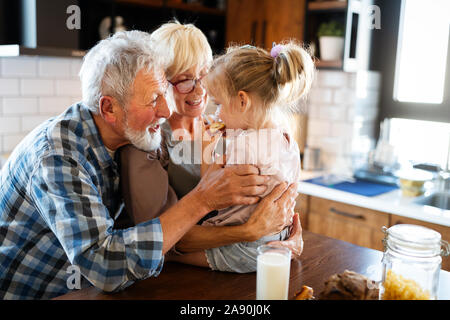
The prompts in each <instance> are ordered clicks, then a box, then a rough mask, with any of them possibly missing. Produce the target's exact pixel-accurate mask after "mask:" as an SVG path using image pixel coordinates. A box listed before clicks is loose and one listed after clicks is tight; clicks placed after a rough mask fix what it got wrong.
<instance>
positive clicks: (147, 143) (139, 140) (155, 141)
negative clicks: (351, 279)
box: [125, 125, 161, 152]
mask: <svg viewBox="0 0 450 320" xmlns="http://www.w3.org/2000/svg"><path fill="white" fill-rule="evenodd" d="M149 128H150V126H148V127H147V128H146V129H145V131H135V130H132V129H130V128H129V127H128V125H126V126H125V137H126V138H127V139H128V140H129V141H130V142H131V144H132V145H133V146H135V147H136V148H138V149H140V150H142V151H146V152H150V151H153V150H156V149H158V148H159V147H160V146H161V128H159V129H158V131H156V132H155V133H150V131H149Z"/></svg>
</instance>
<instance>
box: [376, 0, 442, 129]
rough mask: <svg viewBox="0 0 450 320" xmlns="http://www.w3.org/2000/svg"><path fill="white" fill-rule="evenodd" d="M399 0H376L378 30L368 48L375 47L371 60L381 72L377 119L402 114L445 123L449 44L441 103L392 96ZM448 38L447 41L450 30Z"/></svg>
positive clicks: (400, 4)
mask: <svg viewBox="0 0 450 320" xmlns="http://www.w3.org/2000/svg"><path fill="white" fill-rule="evenodd" d="M402 1H403V0H401V1H385V0H378V1H377V3H376V4H377V5H378V6H379V7H380V9H381V30H379V33H378V34H376V39H375V40H374V46H372V48H374V50H377V49H376V48H378V50H377V51H378V53H374V57H375V59H374V60H375V62H374V64H375V68H376V69H378V70H380V72H381V74H382V86H381V97H380V113H379V121H382V120H383V119H385V118H404V119H415V120H427V121H438V122H447V123H448V122H450V45H449V50H447V66H446V72H445V83H444V97H443V101H442V103H440V104H435V103H415V102H402V101H397V100H395V99H394V85H395V71H396V61H397V46H398V37H399V34H398V32H399V27H400V13H401V6H402ZM430 40H431V38H430ZM448 40H449V41H450V33H449V39H448ZM424 43H426V41H424ZM424 49H425V48H424ZM376 56H378V57H376Z"/></svg>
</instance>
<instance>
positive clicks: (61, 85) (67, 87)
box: [56, 80, 81, 96]
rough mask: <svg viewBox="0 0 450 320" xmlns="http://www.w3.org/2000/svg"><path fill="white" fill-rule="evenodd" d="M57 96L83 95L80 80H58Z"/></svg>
mask: <svg viewBox="0 0 450 320" xmlns="http://www.w3.org/2000/svg"><path fill="white" fill-rule="evenodd" d="M56 95H61V96H78V95H81V82H80V81H79V80H56Z"/></svg>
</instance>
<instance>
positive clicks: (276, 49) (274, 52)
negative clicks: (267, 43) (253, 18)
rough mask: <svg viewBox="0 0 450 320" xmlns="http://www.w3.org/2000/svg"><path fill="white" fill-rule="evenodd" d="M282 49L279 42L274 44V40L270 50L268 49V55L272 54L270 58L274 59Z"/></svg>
mask: <svg viewBox="0 0 450 320" xmlns="http://www.w3.org/2000/svg"><path fill="white" fill-rule="evenodd" d="M282 49H283V46H282V45H281V44H277V45H275V42H274V43H273V47H272V50H270V55H271V56H272V58H274V59H276V58H277V57H278V55H279V54H280V52H281V50H282Z"/></svg>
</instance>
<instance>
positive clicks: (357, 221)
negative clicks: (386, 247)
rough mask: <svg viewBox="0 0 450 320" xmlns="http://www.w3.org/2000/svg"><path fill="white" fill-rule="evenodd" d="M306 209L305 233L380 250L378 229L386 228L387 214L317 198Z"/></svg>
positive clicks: (380, 232) (381, 245)
mask: <svg viewBox="0 0 450 320" xmlns="http://www.w3.org/2000/svg"><path fill="white" fill-rule="evenodd" d="M308 206H309V210H308V217H307V220H308V222H307V229H308V230H309V231H312V232H315V233H319V234H323V235H326V236H329V237H332V238H336V239H340V240H344V241H348V242H351V243H354V244H357V245H359V246H363V247H367V248H372V249H377V250H383V243H382V240H383V238H384V234H383V232H382V231H381V228H382V227H383V226H388V225H389V215H388V214H386V213H384V212H379V211H375V210H370V209H366V208H361V207H356V206H352V205H348V204H345V203H342V202H336V201H331V200H326V199H322V198H318V197H310V199H309V204H308Z"/></svg>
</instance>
